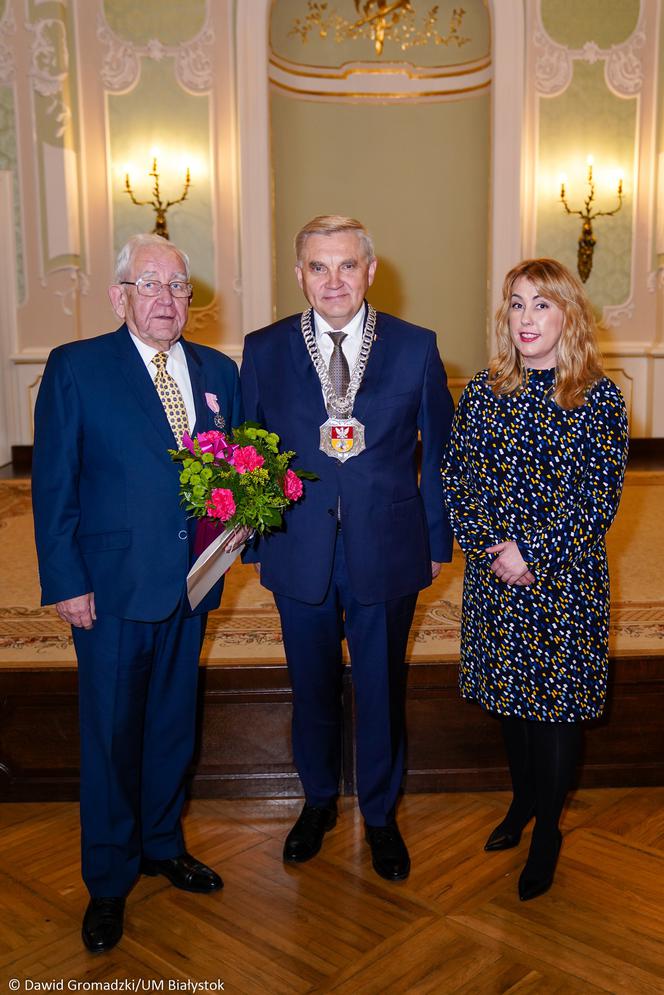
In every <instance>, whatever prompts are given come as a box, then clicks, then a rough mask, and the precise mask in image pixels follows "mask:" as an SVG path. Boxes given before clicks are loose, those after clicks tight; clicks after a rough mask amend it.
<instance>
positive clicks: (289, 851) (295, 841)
mask: <svg viewBox="0 0 664 995" xmlns="http://www.w3.org/2000/svg"><path fill="white" fill-rule="evenodd" d="M336 823H337V806H336V805H325V806H322V807H318V806H316V805H306V804H305V806H304V808H303V809H302V811H301V812H300V814H299V816H298V819H297V822H296V823H295V825H294V826H293V828H292V829H291V831H290V832H289V834H288V836H287V837H286V842H285V843H284V860H285V861H286V863H288V864H303V863H304V861H305V860H311V858H312V857H315V856H316V854H317V853H318V851H319V850H320V848H321V846H322V845H323V837H324V836H325V833H326V832H328V830H330V829H333V828H334V826H335V825H336Z"/></svg>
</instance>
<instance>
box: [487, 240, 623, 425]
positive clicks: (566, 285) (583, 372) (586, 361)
mask: <svg viewBox="0 0 664 995" xmlns="http://www.w3.org/2000/svg"><path fill="white" fill-rule="evenodd" d="M522 276H523V277H525V278H526V279H527V280H530V282H531V283H532V284H533V286H534V287H536V288H537V293H538V294H539V295H540V296H541V297H544V298H545V299H546V300H547V301H551V303H552V304H555V305H556V307H559V308H560V309H561V311H562V312H563V330H562V335H561V337H560V341H559V343H558V354H557V357H556V382H555V387H554V390H553V395H552V396H553V399H554V401H555V402H556V404H558V406H559V407H561V408H565V409H570V408H579V407H581V405H582V404H584V403H585V400H586V396H587V393H588V391H589V390H590V388H591V387H592V385H593V384H594V383H597V381H598V380H599V379H600V378H601V377H602V376H603V372H604V371H603V369H602V359H601V356H600V352H599V348H598V345H597V329H596V325H595V316H594V314H593V311H592V308H591V306H590V302H589V301H588V298H587V297H586V295H585V292H584V290H583V287H582V286H581V284H580V283H579V281H578V280H577V279H576V277H575V276H574V275H573V274H572V273H570V271H569V270H568V269H567V267H566V266H563V264H562V263H559V262H558V260H557V259H525V260H524V261H523V262H521V263H519V264H518V266H515V267H514V268H513V269H511V270H510V271H509V273H508V274H507V276H506V277H505V281H504V283H503V300H502V303H501V305H500V307H499V308H498V310H497V312H496V344H497V352H496V355H495V356H494V358H493V359H492V360H491V362H490V363H489V384H490V386H491V387H492V389H493V392H494V394H496V395H497V396H499V397H501V396H502V397H504V396H507V395H513V394H518V393H519V392H520V391H521V390H522V389H523V388H524V386H525V385H526V383H527V381H528V369H527V367H526V366H525V365H524V362H523V358H522V356H521V353H520V352H519V350H518V349H517V348H516V346H515V345H514V342H513V341H512V336H511V335H510V329H509V316H510V306H511V298H512V292H513V290H514V284H515V283H516V281H517V280H519V279H520V278H521V277H522Z"/></svg>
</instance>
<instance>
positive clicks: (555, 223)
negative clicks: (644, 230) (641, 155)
mask: <svg viewBox="0 0 664 995" xmlns="http://www.w3.org/2000/svg"><path fill="white" fill-rule="evenodd" d="M617 6H620V7H621V12H622V14H623V18H622V25H621V27H622V29H623V30H624V31H627V32H628V34H627V36H625V35H623V36H622V37H619V36H618V34H617V31H618V26H617V25H616V24H615V22H612V19H611V18H610V17H607V16H606V15H607V12H606V10H605V11H604V13H603V16H602V17H596V20H595V22H594V23H592V25H589V26H587V27H586V26H585V25H581V26H579V24H578V23H576V20H577V19H576V18H574V17H572V18H571V25H574V27H573V28H572V27H571V25H566V23H565V21H564V17H565V14H566V10H565V8H564V7H563V8H562V9H560V8H559V7H556V9H555V10H554V9H552V7H551V4H550V3H549V4H547V3H546V2H543V3H542V5H541V8H540V11H541V19H540V21H539V24H538V25H537V28H536V31H535V34H534V38H533V43H534V48H535V53H536V55H535V81H536V85H537V90H538V93H539V96H540V99H539V103H538V122H539V142H538V148H537V179H538V186H537V193H536V195H537V221H536V228H537V238H536V244H535V252H536V253H537V254H541V255H552V256H555V257H556V258H559V259H561V260H562V261H563V262H565V263H566V264H567V265H569V266H570V267H571V268H572V269H574V270H575V269H576V253H577V239H578V236H579V233H580V228H581V222H580V219H578V218H577V217H567V216H566V215H565V213H564V211H563V207H562V205H561V203H560V199H559V197H560V185H561V177H562V176H563V175H565V176H566V180H567V182H566V193H567V197H568V201H569V202H570V206H572V207H573V208H576V207H582V205H583V201H584V199H585V197H586V196H587V156H588V155H592V156H593V159H594V166H593V169H594V177H595V180H596V186H597V203H598V207H599V209H600V210H602V209H604V210H612V209H613V208H614V207H615V206H616V204H617V198H616V190H617V185H618V178H619V177H622V178H623V185H624V190H625V196H624V200H623V206H622V209H621V211H620V213H618V214H617V215H615V216H614V217H612V218H610V219H605V220H604V221H602V220H601V219H600V220H598V221H597V222H596V223H595V226H594V227H595V235H596V238H597V246H596V249H595V255H594V262H593V269H592V273H591V275H590V277H589V279H588V282H587V284H586V288H587V290H588V293H589V295H590V297H591V299H592V300H593V302H594V303H595V305H596V306H597V307H598V308H599V309H600V310H602V309H603V311H604V315H605V320H607V321H608V322H609V323H611V322H613V321H615V320H617V318H618V315H619V313H622V310H623V308H624V306H625V305H626V304H627V302H628V299H629V297H630V294H631V284H632V233H633V217H632V214H633V207H634V199H633V190H634V181H635V170H634V151H635V147H636V140H637V130H636V129H637V94H638V92H639V90H640V88H641V83H642V80H643V71H642V68H641V66H640V62H639V59H638V49H639V47H640V46H641V45H642V44H643V39H642V33H641V31H640V30H637V31H636V32H634V30H633V29H634V28H635V27H636V25H635V23H634V17H633V15H634V9H632V10H631V11H628V10H626V8H628V7H630V6H631V7H632V8H634V4H631V5H630V4H620V5H617ZM636 8H637V9H636V13H638V3H636ZM585 13H586V16H587V15H588V12H587V11H586V12H585ZM596 13H597V12H596ZM626 14H630V15H632V16H627V17H625V16H624V15H626ZM605 21H606V22H608V24H609V25H610V27H608V26H607V25H605V24H604V22H605ZM545 23H548V24H549V26H550V27H551V30H554V27H555V26H557V28H558V31H559V32H562V33H563V36H565V28H566V29H567V37H569V38H570V39H571V40H574V41H580V36H581V35H582V34H583V33H584V30H585V31H590V30H592V29H597V30H599V31H601V32H602V35H597V37H601V38H602V42H605V43H606V45H607V47H602V46H601V45H600V44H599V43H598V42H596V41H595V40H594V38H595V37H596V35H595V34H593V35H591V36H590V37H588V35H586V38H585V40H584V41H583V44H580V45H579V47H575V48H571V47H567V46H566V45H565V44H562V43H560V42H558V41H554V39H553V38H552V37H551V35H549V34H548V32H547V31H546V29H545V27H544V24H545Z"/></svg>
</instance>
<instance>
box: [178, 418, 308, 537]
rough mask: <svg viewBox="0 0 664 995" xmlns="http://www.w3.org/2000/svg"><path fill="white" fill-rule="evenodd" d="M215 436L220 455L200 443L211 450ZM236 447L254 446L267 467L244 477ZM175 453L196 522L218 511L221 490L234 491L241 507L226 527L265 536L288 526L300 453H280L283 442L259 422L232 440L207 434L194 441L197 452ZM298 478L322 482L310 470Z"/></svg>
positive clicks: (188, 506)
mask: <svg viewBox="0 0 664 995" xmlns="http://www.w3.org/2000/svg"><path fill="white" fill-rule="evenodd" d="M211 436H212V437H214V440H215V442H216V445H215V452H216V455H215V454H214V453H213V452H209V451H204V450H203V449H201V442H200V441H199V439H201V438H202V440H203V443H204V445H206V448H207V446H209V444H210V441H211V440H210V437H211ZM185 438H188V437H185ZM231 443H232V445H233V446H234V447H241V448H244V447H246V446H251V447H252V448H253V449H254V450H255V451H256V453H257V454H258V455H259V456H261V457H262V459H263V462H262V465H261V466H259V467H256V468H255V469H253V470H247V471H246V472H244V473H240V472H239V471H238V470H236V469H235V467H234V466H233V465H232V460H233V456H232V455H231V451H230V449H229V448H228V446H229V445H230V444H231ZM169 453H170V456H171V459H172V460H173V461H174V462H175V463H178V464H181V467H182V469H181V470H180V494H181V498H182V502H183V504H184V506H185V508H186V509H187V511H189V512H191V514H192V515H193V516H194V517H196V518H205V517H207V516H208V515H209V512H210V510H211V508H212V507H213V506H212V505H211V494H212V492H213V491H214V490H216V489H218V488H220V489H225V490H227V491H230V492H231V494H232V496H233V501H234V503H235V513H234V514H233V515H232V516H231V518H229V519H228V520H227V521H226V522H224V525H225V527H227V528H229V527H232V526H236V525H247V526H249V528H251V529H254V530H255V531H256V532H260V533H262V532H265V531H266V530H269V529H274V528H279V527H280V526H281V525H282V523H283V518H282V512H283V511H285V510H286V509H287V508H288V507H289V506H290V505H291V504H292V503H293V502H292V501H291V500H289V499H288V498H287V497H286V495H285V494H284V478H285V476H286V471H287V470H288V469H289V464H290V462H291V460H292V459H293V457H294V456H295V453H294V452H291V451H286V452H282V453H280V452H279V436H278V435H276V434H275V433H274V432H268V431H267V430H266V429H264V428H262V427H261V426H260V425H258V424H257V423H256V422H244V424H243V425H240V426H239V427H238V428H235V429H233V432H232V435H231V437H230V439H229V438H228V437H227V436H224V435H223V434H222V433H221V432H214V433H212V432H208V433H202V435H201V436H200V437H199V436H197V437H196V438H195V439H193V440H191V448H188V447H186V448H184V449H180V450H178V451H176V450H173V449H169ZM224 453H225V455H226V456H227V457H228V459H225V458H224ZM294 472H295V474H296V476H298V477H299V478H300V479H302V480H317V479H318V478H317V477H316V474H315V473H309V472H308V471H306V470H295V471H294Z"/></svg>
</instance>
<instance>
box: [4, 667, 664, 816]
mask: <svg viewBox="0 0 664 995" xmlns="http://www.w3.org/2000/svg"><path fill="white" fill-rule="evenodd" d="M611 675H612V676H611V687H610V694H609V703H608V707H607V710H606V714H605V716H604V717H603V718H602V719H601V721H598V722H592V723H588V725H587V726H586V732H585V737H584V739H585V747H584V761H583V765H582V768H581V770H580V778H579V780H580V784H581V785H582V786H584V787H607V786H614V787H620V786H630V785H662V784H664V720H663V719H662V715H664V656H659V657H657V656H642V657H633V658H629V659H621V660H615V661H612V665H611ZM343 700H344V714H345V715H346V716H348V717H349V720H348V721H347V722H346V723H345V727H344V742H343V757H344V760H343V767H344V770H343V784H342V791H343V792H344V793H347V794H351V793H353V792H354V789H355V779H354V772H353V736H352V720H351V718H350V717H351V716H352V682H351V678H350V673H347V674H346V675H345V679H344V686H343ZM77 712H78V708H77V680H76V672H75V671H73V670H71V671H48V670H44V671H35V670H23V671H21V670H6V671H3V672H0V799H3V800H5V801H45V800H51V801H53V800H72V799H75V798H77V796H78V718H77ZM407 713H408V734H409V735H408V755H407V771H406V777H405V781H404V787H405V790H406V791H409V792H422V791H463V790H466V791H478V790H483V789H501V788H507V787H509V774H508V770H507V767H506V763H505V755H504V751H503V746H502V740H501V736H500V728H499V724H498V722H497V721H496V720H495V719H494V718H492V717H491V716H489V715H487V714H486V713H485V712H484V711H482V709H481V708H479V707H478V706H477V705H474V704H472V703H469V702H466V701H462V700H460V699H459V695H458V691H457V666H456V664H453V663H430V664H418V665H414V666H411V668H410V671H409V678H408V700H407ZM290 721H291V690H290V685H289V682H288V673H287V671H286V668H285V667H283V666H260V667H259V666H256V667H252V666H227V667H210V668H201V681H200V695H199V726H198V728H199V734H198V745H197V750H196V757H195V763H194V767H193V771H192V781H191V794H192V795H193V796H196V797H200V798H218V797H228V798H240V797H292V796H297V795H299V794H300V793H301V789H300V782H299V779H298V777H297V773H296V771H295V768H294V767H293V762H292V756H291V747H290Z"/></svg>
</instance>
